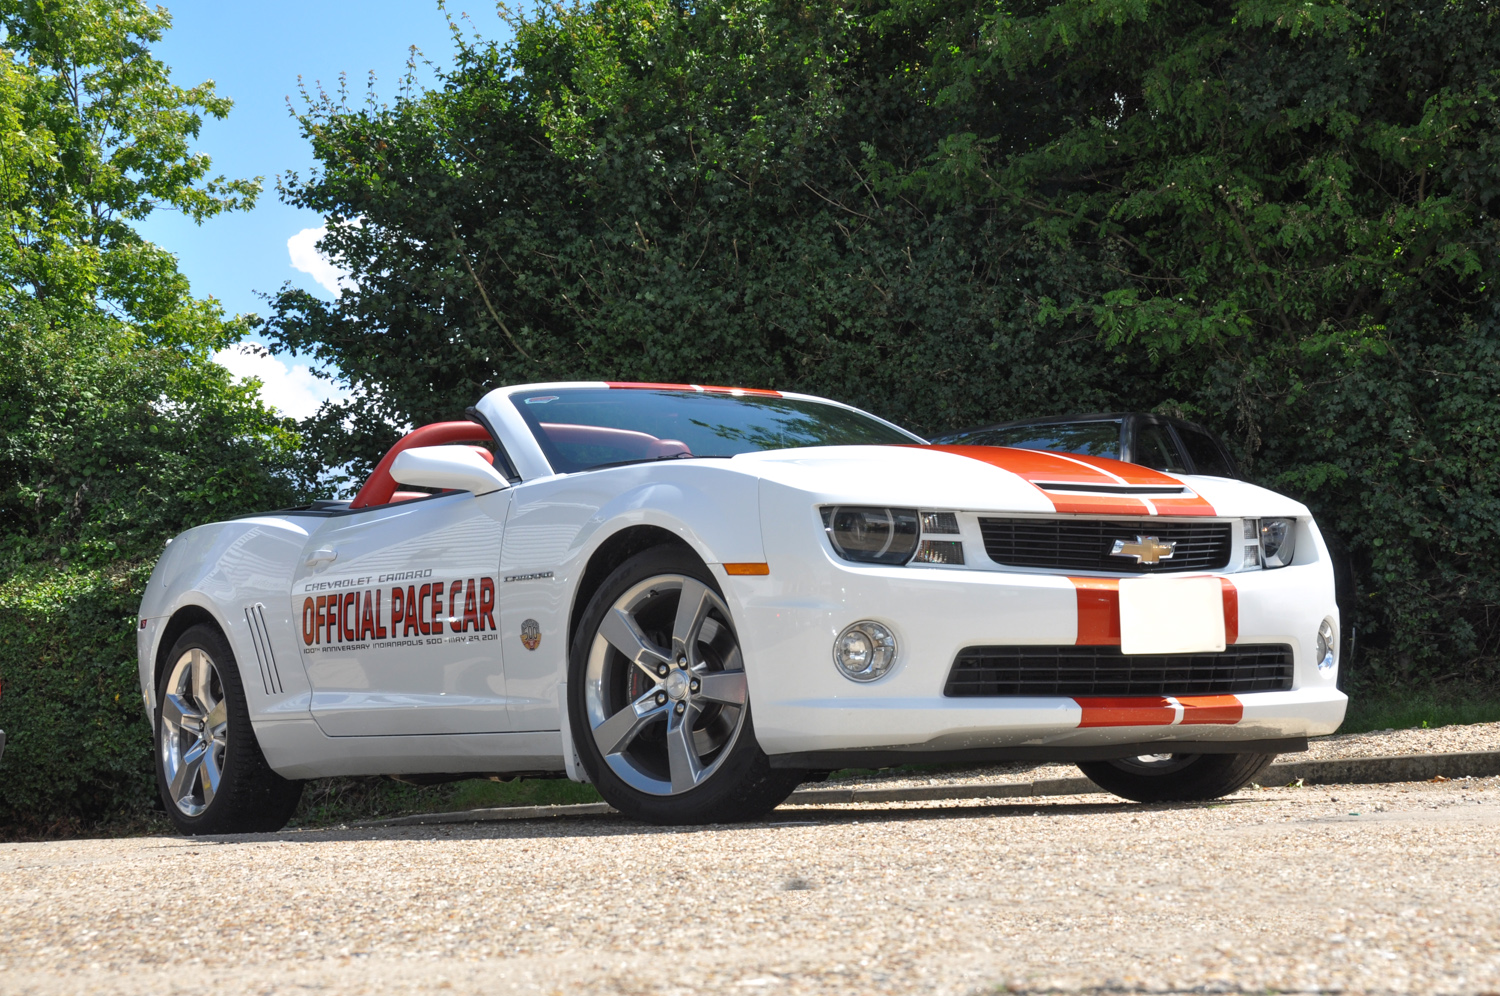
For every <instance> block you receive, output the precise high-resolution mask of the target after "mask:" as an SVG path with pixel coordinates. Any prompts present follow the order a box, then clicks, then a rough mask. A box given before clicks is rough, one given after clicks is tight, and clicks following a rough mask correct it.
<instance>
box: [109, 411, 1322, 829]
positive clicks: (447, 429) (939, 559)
mask: <svg viewBox="0 0 1500 996" xmlns="http://www.w3.org/2000/svg"><path fill="white" fill-rule="evenodd" d="M469 416H470V419H471V420H470V421H467V422H445V423H439V424H436V425H429V426H424V427H422V428H419V429H417V430H415V431H413V432H411V433H410V434H408V435H407V436H406V437H405V438H404V439H402V440H401V441H400V442H399V443H397V444H396V446H395V447H393V448H392V450H391V451H390V452H389V453H388V454H386V456H385V458H384V459H383V460H382V461H381V462H380V464H379V465H378V466H377V467H376V469H375V471H374V472H373V474H372V475H371V476H370V478H369V480H368V481H367V482H366V483H365V485H364V487H363V488H362V489H361V490H360V492H359V494H358V495H357V496H356V497H355V498H354V499H353V500H352V501H348V502H329V501H325V502H317V503H315V504H313V505H312V506H310V507H307V508H297V509H288V510H284V511H279V512H270V513H266V514H262V515H253V516H247V517H244V518H240V519H236V520H233V521H230V522H221V523H216V524H213V525H207V526H200V527H198V528H196V529H192V530H189V531H188V532H186V533H183V534H182V535H181V536H178V537H177V538H176V539H175V540H173V541H172V542H171V543H170V544H169V545H168V547H167V549H166V551H165V553H164V555H163V556H162V558H161V561H160V562H159V563H158V564H157V567H156V570H155V572H154V573H153V574H152V576H151V581H150V584H149V585H148V586H147V589H146V594H145V597H144V600H143V602H142V605H141V611H140V620H139V632H138V640H139V654H140V677H141V689H142V697H143V700H144V703H145V706H146V709H147V711H148V713H149V714H150V716H151V718H152V720H153V722H154V724H155V725H154V728H155V735H156V764H157V775H158V780H159V782H160V785H161V792H162V796H163V798H164V800H165V802H166V808H167V812H168V814H169V815H170V816H171V818H172V819H173V821H174V822H175V823H176V825H177V826H178V827H179V828H180V829H181V830H183V831H184V832H187V833H222V832H235V831H249V830H269V829H277V828H279V827H281V826H282V825H283V824H284V823H285V822H286V821H287V819H289V818H290V816H291V814H292V812H293V809H294V808H295V806H296V804H297V800H298V798H299V796H300V793H301V783H302V780H304V779H308V778H318V777H326V776H332V775H381V774H385V775H402V776H429V777H442V776H458V775H472V776H480V775H515V774H524V775H537V776H548V775H551V776H562V775H566V776H567V777H569V778H573V779H575V780H581V781H588V782H591V783H592V784H593V785H594V786H595V787H596V788H597V789H598V791H599V793H600V794H601V795H602V796H603V797H604V798H605V799H606V800H607V801H608V802H609V803H611V804H612V805H613V806H615V807H616V808H617V809H619V810H620V811H621V812H623V813H626V814H629V815H631V816H634V817H638V818H640V819H644V820H649V821H652V822H656V823H702V822H710V821H712V822H724V821H731V820H743V819H748V818H753V817H755V816H758V815H760V814H763V813H765V812H767V811H768V810H770V809H772V808H774V807H775V806H776V805H778V804H779V803H780V802H781V801H782V800H784V799H785V798H786V797H787V795H788V794H789V793H790V792H791V791H792V790H793V789H794V788H795V787H796V786H797V785H798V784H799V783H801V782H803V781H805V780H808V779H809V778H813V777H820V776H821V775H822V774H824V773H826V772H829V771H833V770H837V769H841V768H852V767H879V766H889V765H897V764H905V763H911V762H927V763H933V762H989V761H1035V762H1044V761H1068V762H1076V763H1077V764H1078V765H1079V767H1081V768H1082V769H1083V770H1084V772H1085V773H1086V774H1088V776H1089V777H1091V778H1092V779H1094V781H1095V782H1097V783H1098V784H1099V785H1100V786H1102V787H1103V788H1105V789H1108V790H1109V791H1111V792H1114V793H1117V794H1119V795H1121V796H1124V797H1127V798H1130V799H1136V800H1141V801H1166V800H1189V799H1208V798H1215V797H1217V796H1220V795H1224V794H1226V793H1229V792H1232V791H1234V790H1235V789H1237V788H1239V787H1240V786H1242V785H1244V784H1246V783H1247V782H1249V781H1250V779H1251V778H1253V777H1254V776H1255V775H1256V773H1257V772H1259V771H1260V770H1261V769H1262V768H1264V766H1265V765H1266V764H1268V763H1269V762H1270V760H1271V758H1273V757H1274V756H1275V755H1276V754H1278V753H1283V752H1287V751H1296V750H1303V749H1305V748H1306V738H1307V737H1309V736H1316V735H1320V734H1327V733H1332V732H1333V731H1334V730H1335V729H1336V728H1337V727H1338V725H1339V723H1340V721H1341V720H1342V719H1343V715H1344V707H1345V702H1346V700H1345V697H1344V695H1343V694H1342V693H1340V692H1339V690H1338V689H1337V687H1336V677H1337V662H1338V647H1337V646H1336V643H1337V634H1338V632H1339V629H1338V609H1337V607H1336V605H1335V602H1334V589H1333V575H1332V571H1331V568H1330V565H1329V556H1328V551H1327V549H1326V547H1325V546H1324V543H1323V539H1322V537H1321V536H1320V535H1319V532H1318V528H1317V526H1316V525H1315V524H1314V522H1313V520H1312V517H1311V515H1310V514H1309V513H1308V510H1307V508H1306V507H1305V506H1303V505H1301V504H1299V503H1297V502H1295V501H1292V500H1291V499H1288V498H1285V497H1283V496H1281V495H1278V494H1275V493H1273V492H1270V491H1267V490H1265V489H1262V488H1259V487H1256V486H1254V485H1251V484H1247V483H1244V482H1242V481H1235V480H1230V479H1227V478H1219V477H1207V476H1192V475H1181V474H1178V475H1169V474H1164V473H1159V472H1157V471H1153V470H1148V469H1146V468H1144V467H1140V466H1136V465H1134V464H1128V463H1122V462H1120V461H1116V460H1110V459H1105V458H1099V457H1086V456H1074V455H1068V454H1058V453H1047V452H1041V451H1037V450H1025V449H1010V448H1003V447H990V446H935V445H928V444H926V443H925V442H924V441H923V440H921V439H919V438H918V437H916V436H913V435H911V434H910V433H908V432H906V431H904V430H903V429H900V428H898V427H897V426H895V425H892V424H890V423H888V422H885V421H883V420H881V419H879V418H876V417H874V416H872V415H869V414H866V413H864V412H861V411H858V410H856V409H854V408H850V407H848V406H846V405H841V404H838V403H835V402H832V401H826V400H823V399H820V398H814V397H809V396H806V395H795V394H784V393H777V392H773V391H754V390H739V389H727V388H711V387H710V388H705V387H698V386H692V385H665V384H633V383H632V384H621V383H566V384H543V385H528V386H522V387H506V388H501V389H499V390H495V391H492V392H490V393H489V394H488V395H486V396H485V397H484V398H483V399H482V400H480V401H479V403H478V404H477V405H476V406H475V407H474V408H472V409H470V411H469ZM403 485H404V486H405V487H406V488H408V489H415V490H401V487H402V486H403Z"/></svg>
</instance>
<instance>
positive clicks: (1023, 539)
mask: <svg viewBox="0 0 1500 996" xmlns="http://www.w3.org/2000/svg"><path fill="white" fill-rule="evenodd" d="M979 529H980V532H981V533H982V534H983V535H984V550H985V552H986V553H988V554H989V555H990V559H991V560H993V561H994V562H995V563H997V564H1003V565H1005V566H1006V567H1040V568H1043V569H1046V570H1054V571H1106V572H1109V573H1111V574H1165V573H1170V572H1173V571H1211V570H1219V569H1222V568H1224V567H1226V566H1227V565H1228V564H1229V555H1230V553H1231V552H1232V549H1233V545H1234V534H1233V528H1232V526H1231V525H1230V524H1229V523H1227V522H1201V521H1192V520H1181V519H1178V520H1174V521H1170V522H1168V521H1164V520H1162V519H1160V518H1156V517H1153V518H1149V519H1146V518H1143V519H1137V520H1136V521H1134V522H1106V521H1100V520H1097V519H986V518H980V520H979ZM1139 536H1155V537H1156V538H1157V539H1158V540H1160V541H1162V542H1175V543H1176V544H1177V546H1176V548H1175V549H1174V550H1173V551H1172V558H1171V559H1170V560H1163V561H1161V562H1160V563H1157V564H1138V563H1136V562H1135V558H1134V557H1116V556H1112V555H1111V554H1110V551H1111V550H1112V549H1114V545H1115V540H1124V541H1125V542H1127V543H1134V542H1135V540H1136V538H1137V537H1139Z"/></svg>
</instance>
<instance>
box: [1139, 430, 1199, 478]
mask: <svg viewBox="0 0 1500 996" xmlns="http://www.w3.org/2000/svg"><path fill="white" fill-rule="evenodd" d="M1134 462H1135V463H1138V464H1140V465H1141V466H1142V467H1150V468H1151V469H1152V470H1164V471H1171V472H1178V473H1182V472H1186V471H1187V464H1186V463H1184V462H1183V459H1182V454H1181V453H1180V452H1178V450H1177V443H1176V442H1175V441H1174V440H1173V439H1172V430H1171V429H1169V428H1167V426H1164V425H1160V424H1157V423H1154V422H1143V423H1141V426H1140V428H1139V429H1137V430H1136V433H1135V461H1134Z"/></svg>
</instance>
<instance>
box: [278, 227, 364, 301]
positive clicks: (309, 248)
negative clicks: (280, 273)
mask: <svg viewBox="0 0 1500 996" xmlns="http://www.w3.org/2000/svg"><path fill="white" fill-rule="evenodd" d="M350 224H352V225H358V224H359V219H357V218H356V219H355V220H354V221H352V222H350ZM327 234H328V226H327V225H324V226H322V227H320V228H304V229H303V230H302V231H300V232H298V233H297V234H296V235H293V236H292V237H291V238H289V239H287V240H286V251H287V253H288V254H289V255H290V256H291V257H292V267H293V268H294V269H298V270H301V271H302V272H303V273H307V274H310V275H311V276H312V278H313V279H314V280H316V281H317V282H318V283H319V284H321V285H322V286H323V289H324V290H326V291H328V293H330V294H332V295H333V296H334V297H338V296H339V295H340V294H342V293H343V292H344V291H346V290H348V289H349V288H350V287H353V286H354V281H353V280H351V279H350V278H349V271H348V270H346V269H344V268H343V267H341V266H339V265H338V264H336V263H334V262H333V260H331V259H329V258H328V257H327V256H325V255H323V254H322V253H321V252H319V251H318V240H319V239H321V238H322V237H323V236H325V235H327Z"/></svg>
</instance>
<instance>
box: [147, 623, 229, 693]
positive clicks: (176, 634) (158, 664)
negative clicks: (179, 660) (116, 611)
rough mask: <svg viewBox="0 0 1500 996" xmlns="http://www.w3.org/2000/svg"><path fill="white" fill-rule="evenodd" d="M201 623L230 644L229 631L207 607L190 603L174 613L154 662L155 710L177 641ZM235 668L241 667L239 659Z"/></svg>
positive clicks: (152, 684)
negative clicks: (211, 628) (215, 631)
mask: <svg viewBox="0 0 1500 996" xmlns="http://www.w3.org/2000/svg"><path fill="white" fill-rule="evenodd" d="M200 623H201V624H206V625H209V626H212V627H213V628H214V629H216V630H218V631H219V635H220V636H221V637H223V638H224V642H225V643H230V640H229V631H228V629H227V628H226V627H225V626H224V624H223V623H222V622H220V621H219V618H218V617H217V616H215V615H214V614H213V613H212V612H211V611H209V610H208V609H207V608H206V607H204V606H202V605H198V604H196V603H189V604H187V605H183V606H181V607H179V608H178V609H177V610H176V611H175V612H173V613H172V615H171V617H170V618H169V619H168V620H167V622H166V625H164V626H163V627H162V631H161V639H160V640H158V641H157V644H156V659H155V660H154V661H153V662H152V667H151V704H152V707H153V708H154V707H155V705H156V689H157V688H158V687H160V685H161V676H162V673H163V672H165V671H166V668H167V659H168V658H169V657H170V656H171V654H172V648H173V647H174V646H176V645H177V641H178V640H179V639H181V638H182V634H184V633H186V632H187V631H188V630H190V629H192V628H193V627H194V626H197V625H199V624H200ZM230 646H231V647H232V646H233V644H232V643H230ZM235 666H236V667H238V666H239V660H238V658H237V657H236V660H235ZM240 677H241V678H242V679H243V677H244V676H243V675H241V676H240Z"/></svg>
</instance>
